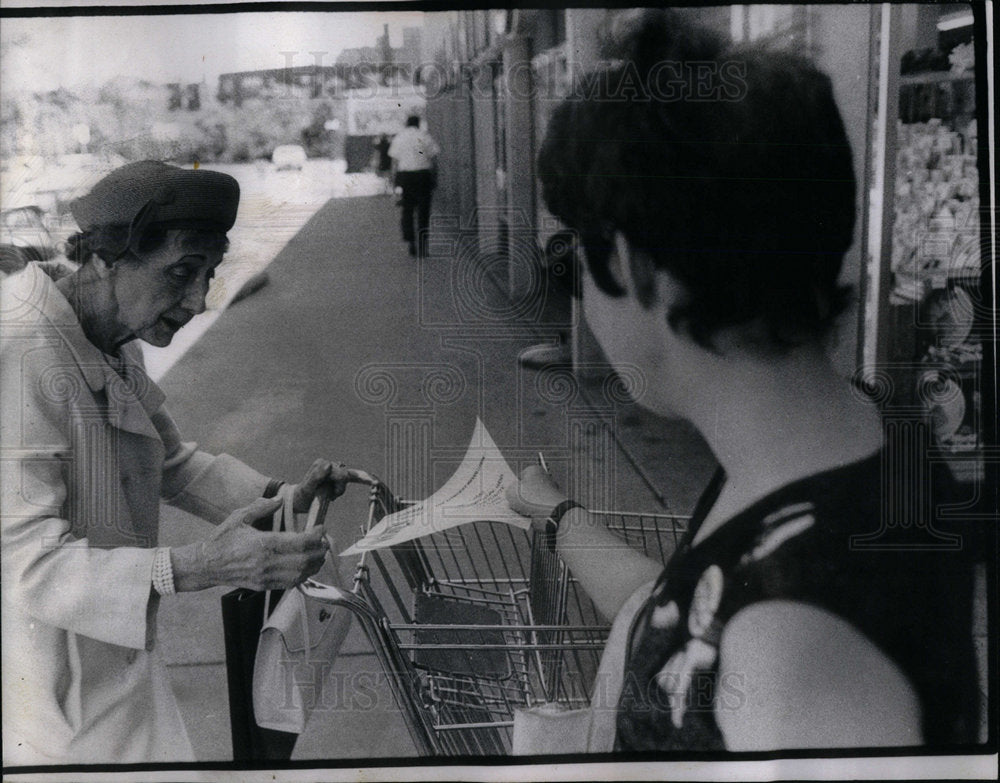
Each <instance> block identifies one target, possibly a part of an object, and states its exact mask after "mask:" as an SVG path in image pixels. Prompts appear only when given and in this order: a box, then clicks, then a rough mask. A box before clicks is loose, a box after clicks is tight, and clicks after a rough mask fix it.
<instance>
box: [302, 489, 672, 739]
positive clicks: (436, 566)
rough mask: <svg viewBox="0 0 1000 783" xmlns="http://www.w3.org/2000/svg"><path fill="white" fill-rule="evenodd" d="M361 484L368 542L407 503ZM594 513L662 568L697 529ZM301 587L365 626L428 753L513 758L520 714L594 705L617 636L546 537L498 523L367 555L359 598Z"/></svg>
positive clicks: (356, 585) (314, 585)
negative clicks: (542, 707) (599, 675)
mask: <svg viewBox="0 0 1000 783" xmlns="http://www.w3.org/2000/svg"><path fill="white" fill-rule="evenodd" d="M358 473H361V472H360V471H358ZM362 475H364V476H365V477H366V478H370V479H371V480H370V482H367V483H369V484H370V492H369V506H368V519H367V523H366V525H365V529H364V532H367V531H368V530H369V529H370V528H371V527H372V526H373V525H374V524H376V523H377V522H378V521H379V520H380V519H382V517H384V516H386V515H387V514H391V513H393V512H395V511H398V510H400V509H402V508H404V507H405V506H406V505H407V504H406V503H405V502H403V501H399V500H397V499H396V498H395V497H393V495H392V493H391V492H390V491H389V490H388V488H387V487H385V485H383V484H382V483H381V482H379V481H378V480H377V479H375V478H374V477H367V474H362ZM591 514H593V515H597V516H598V517H600V518H603V520H604V522H605V524H606V525H607V526H608V528H609V529H611V530H612V531H615V532H616V533H618V534H619V535H620V536H621V537H622V538H623V541H624V542H625V544H627V545H629V546H632V547H634V548H636V549H638V550H640V551H642V552H644V553H646V554H647V555H649V556H650V557H654V558H657V559H660V560H666V558H667V556H669V555H670V553H671V552H672V551H673V549H674V548H675V546H676V544H677V541H678V539H679V537H680V534H681V533H682V532H683V531H684V529H685V528H686V524H687V518H686V517H682V516H677V515H668V514H637V513H622V512H601V511H597V512H591ZM300 589H301V590H302V591H303V592H304V593H305V594H306V595H307V596H309V597H310V598H313V599H316V600H320V601H323V602H325V603H328V604H333V605H336V606H342V607H344V608H346V609H347V610H349V611H351V612H352V613H353V614H354V616H355V617H356V618H357V619H358V621H359V622H360V624H361V627H362V629H363V630H364V633H365V635H366V636H367V638H368V640H369V641H370V643H371V645H372V648H373V649H374V652H375V656H376V657H377V658H378V660H379V663H380V665H381V667H382V669H383V671H384V673H385V675H386V677H387V679H388V682H389V687H390V690H391V691H392V693H393V696H394V698H395V699H396V702H397V704H398V706H399V708H400V709H401V711H402V713H403V717H404V721H405V723H406V726H407V728H408V730H409V732H410V735H411V737H412V739H413V742H414V744H415V745H416V748H417V751H418V753H420V754H421V755H425V756H433V755H445V756H458V755H461V756H467V755H471V756H480V755H506V754H509V753H510V752H511V742H512V733H513V724H514V710H515V709H517V708H524V707H531V706H534V705H537V704H541V703H545V702H555V703H558V704H561V705H564V706H566V707H583V706H586V705H587V704H588V703H589V700H590V697H591V691H592V688H593V682H594V677H595V674H596V672H597V667H598V663H599V661H600V656H601V651H602V650H603V648H604V643H605V640H606V639H607V636H608V632H609V630H610V626H609V625H608V624H607V623H606V621H605V620H604V619H603V618H602V617H601V616H600V615H599V614H598V612H597V610H596V608H595V607H594V604H593V603H592V601H591V600H590V598H588V597H587V595H586V594H585V593H584V591H583V590H582V588H580V587H579V585H578V583H577V581H576V580H575V579H574V578H573V577H572V575H571V574H570V573H569V570H568V569H567V567H566V565H565V564H564V563H563V562H562V560H561V559H560V558H559V557H558V556H557V555H556V554H554V553H552V552H551V551H550V550H549V549H548V547H547V546H545V544H544V541H543V540H542V536H540V535H538V534H533V533H531V532H526V531H523V530H520V529H518V528H514V527H512V526H510V525H507V524H504V523H499V522H497V523H491V522H472V523H468V524H465V525H461V526H459V527H454V528H451V529H449V530H446V531H442V532H436V533H432V534H430V535H427V536H424V537H422V538H418V539H415V540H412V541H407V542H405V543H403V544H398V545H395V546H391V547H387V548H385V549H382V550H369V551H366V552H363V553H362V554H361V557H360V560H359V562H358V565H357V569H356V571H355V575H354V580H353V587H352V589H351V590H350V591H347V590H342V589H340V588H337V587H333V586H330V585H323V584H320V583H318V582H315V581H313V580H307V581H306V582H305V583H304V584H303V585H301V586H300Z"/></svg>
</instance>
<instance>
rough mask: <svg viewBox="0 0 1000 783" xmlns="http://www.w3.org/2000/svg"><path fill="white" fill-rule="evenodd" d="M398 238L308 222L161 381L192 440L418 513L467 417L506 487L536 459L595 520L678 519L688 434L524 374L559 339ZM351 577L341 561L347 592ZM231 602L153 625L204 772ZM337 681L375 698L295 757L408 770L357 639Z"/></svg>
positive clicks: (339, 508)
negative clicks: (365, 473) (493, 448)
mask: <svg viewBox="0 0 1000 783" xmlns="http://www.w3.org/2000/svg"><path fill="white" fill-rule="evenodd" d="M397 230H398V229H397V212H396V210H395V208H394V207H393V205H392V201H391V199H389V198H385V197H370V198H357V199H343V200H333V201H330V202H328V203H327V204H326V205H325V206H324V207H323V208H322V209H320V210H319V211H318V212H317V213H316V215H314V216H313V217H312V218H311V219H310V220H309V222H308V223H307V224H306V225H305V227H304V228H303V229H302V230H301V231H300V232H299V233H298V234H297V235H296V236H295V237H294V239H293V240H292V241H291V242H290V243H289V244H288V245H287V246H286V247H285V248H284V249H283V250H282V252H281V253H280V254H279V255H278V256H277V258H275V259H274V261H273V263H272V264H271V265H270V267H269V268H268V271H269V274H270V277H271V284H270V285H269V286H267V287H266V288H264V289H263V290H262V291H260V292H259V293H257V294H256V295H254V297H252V298H251V299H249V300H247V301H246V302H243V303H240V304H238V305H236V306H234V307H233V308H232V309H230V310H227V311H226V312H225V313H223V314H222V315H221V317H219V318H218V320H217V321H216V322H215V324H214V326H213V328H212V329H211V330H210V331H208V332H207V333H206V334H204V336H203V337H202V338H201V339H200V340H199V341H198V343H197V345H195V346H194V347H193V348H192V349H191V350H189V351H188V353H187V354H185V355H184V356H183V357H182V358H181V359H180V360H179V361H178V362H177V363H176V364H175V365H174V366H173V367H172V368H171V369H170V371H169V372H168V373H167V374H166V375H165V376H164V378H163V379H162V380H161V385H162V387H163V389H164V391H165V392H166V393H167V396H168V399H169V400H170V405H171V409H172V412H173V414H174V417H175V419H176V420H177V422H178V424H179V426H180V427H181V431H182V432H183V433H185V437H187V438H192V439H197V440H198V441H199V443H200V445H201V446H202V447H203V448H205V449H207V450H209V451H213V452H220V451H224V452H228V453H231V454H234V455H236V456H238V457H240V458H241V459H244V460H245V461H246V462H248V463H249V464H251V465H254V466H255V467H257V468H258V469H259V470H261V471H262V472H264V473H267V474H269V475H276V476H281V477H283V478H287V479H291V480H295V479H296V478H298V477H299V476H301V475H302V473H303V472H304V471H305V469H306V468H307V467H308V465H309V464H310V463H311V461H312V459H313V458H314V457H317V456H325V457H328V458H332V459H339V460H343V461H345V462H348V463H349V464H352V465H355V466H358V467H363V468H365V469H368V470H370V471H372V472H374V473H376V474H378V475H380V476H381V477H382V478H383V479H384V480H385V481H386V483H387V484H388V485H389V486H390V488H392V489H393V490H394V491H395V492H396V494H397V495H400V496H403V497H424V496H426V495H427V494H429V493H430V492H433V491H434V489H436V488H437V487H438V486H440V485H441V484H442V483H443V482H444V481H445V480H446V479H447V478H448V476H449V475H450V474H451V472H452V470H453V469H454V467H455V464H456V463H457V459H458V458H459V457H460V455H461V453H462V452H464V449H465V447H466V445H467V443H468V439H469V436H470V434H471V432H472V429H473V426H474V424H475V420H476V417H477V416H478V417H480V418H481V419H482V420H483V422H484V423H485V424H486V426H487V428H488V429H489V431H490V433H491V434H492V436H493V437H494V439H495V440H496V442H497V444H498V445H499V447H500V448H501V450H502V451H503V452H504V454H505V456H506V457H507V459H508V460H509V461H510V462H511V464H512V467H514V469H515V470H517V471H519V470H520V468H521V467H523V466H524V465H526V464H528V463H530V462H533V461H534V460H535V459H536V458H537V454H538V452H539V451H542V452H544V454H545V457H546V459H547V462H548V464H549V466H550V469H551V470H552V471H553V473H554V474H555V475H556V477H557V478H558V480H559V481H560V483H562V484H563V486H566V487H567V488H568V490H569V491H570V493H571V494H573V495H574V496H575V497H577V498H579V499H580V500H581V501H582V502H584V503H586V504H587V505H589V506H591V507H594V508H614V509H629V510H634V511H662V510H663V505H662V504H661V502H660V500H659V497H660V496H661V495H665V496H666V497H667V498H668V500H669V503H670V506H671V510H674V511H677V512H685V511H689V510H690V508H691V506H692V505H693V502H694V500H695V498H696V496H697V494H698V492H699V491H700V489H701V487H702V486H703V484H704V482H705V480H707V476H708V474H709V472H710V471H711V469H712V461H711V458H710V456H709V455H708V453H707V450H706V449H705V447H704V446H703V445H701V443H700V441H699V440H698V439H697V437H696V436H695V435H694V434H693V433H691V431H690V430H687V429H685V428H683V427H680V426H677V425H673V424H667V423H664V422H658V421H654V420H652V419H651V418H650V417H649V416H648V415H647V414H644V413H642V412H640V411H639V410H638V409H637V407H636V406H635V405H633V404H628V403H626V402H623V400H624V399H625V397H624V396H623V394H622V391H621V389H620V388H617V387H614V386H613V385H609V384H604V385H598V386H597V387H586V388H581V387H579V386H578V385H577V384H576V382H575V380H574V379H573V376H572V374H571V373H570V372H569V368H555V369H552V370H548V371H544V372H542V373H539V372H536V371H532V370H524V369H522V368H520V367H519V365H518V363H517V355H518V353H519V351H520V350H522V349H523V348H524V347H526V346H528V345H531V344H534V343H537V342H538V341H539V339H540V338H541V339H545V338H554V337H555V335H556V331H555V330H554V329H552V328H549V327H546V326H545V324H544V323H539V322H537V319H536V317H535V313H534V311H533V310H532V308H530V307H528V308H521V309H520V310H518V308H516V307H513V308H512V306H511V303H510V302H509V300H507V298H506V297H505V296H504V295H503V293H502V291H501V290H500V289H499V288H498V287H497V286H495V285H494V284H493V281H492V279H491V278H490V277H489V276H488V275H486V276H483V275H482V274H481V270H478V271H477V267H476V261H475V259H474V258H470V257H469V256H468V254H462V253H458V254H457V255H454V256H453V255H449V254H448V253H447V252H445V253H437V254H435V249H434V247H433V246H432V254H433V255H432V257H431V258H429V259H427V260H426V261H425V262H423V263H422V264H420V263H418V262H416V261H415V260H414V259H412V258H411V257H410V256H409V255H408V254H407V251H406V247H405V245H403V244H402V243H401V242H399V241H397ZM453 244H454V243H453ZM459 244H460V243H459ZM588 399H589V400H590V404H588V402H587V400H588ZM595 404H596V407H595ZM616 440H617V441H620V442H622V443H626V444H627V445H628V448H629V451H630V453H631V456H629V454H626V453H625V452H623V451H622V449H621V448H620V446H619V445H618V444H617V443H616ZM654 453H655V454H657V455H658V456H657V459H656V460H655V462H654V461H652V459H651V455H652V454H654ZM633 460H635V462H637V463H638V464H640V465H643V466H644V470H643V472H644V473H646V474H647V475H648V476H649V477H653V481H652V482H651V483H652V486H651V483H650V482H649V481H647V479H646V478H644V477H643V475H642V474H641V473H640V472H639V471H638V470H637V469H636V467H635V464H633ZM364 505H365V498H364V493H363V492H361V491H360V490H355V491H354V492H351V493H349V496H345V497H344V498H342V499H340V500H339V501H338V502H337V504H336V506H335V507H334V508H333V509H332V510H331V517H332V518H333V519H342V520H344V533H343V539H344V540H343V546H344V547H345V548H346V546H347V545H349V544H350V543H352V542H353V539H354V538H355V537H356V530H357V527H358V524H360V522H361V520H362V517H363V512H364ZM168 514H169V517H168ZM164 516H165V519H164V535H163V540H164V543H165V544H172V543H179V542H180V541H185V540H192V539H194V538H198V537H201V536H203V535H204V531H205V529H204V527H203V526H202V524H201V523H200V522H198V521H197V520H193V519H191V518H188V517H185V516H184V515H181V514H179V513H177V512H173V511H172V510H171V511H169V512H168V513H165V515H164ZM172 523H173V524H172ZM171 528H172V529H171ZM345 560H347V559H345ZM352 569H353V562H344V561H342V572H343V573H342V575H343V576H344V577H345V578H346V577H348V576H349V575H350V573H351V571H352ZM224 592H225V590H223V589H222V588H219V589H216V590H210V591H206V592H203V593H196V594H185V595H182V596H179V597H177V598H176V599H175V600H173V601H171V602H164V605H163V607H162V609H161V612H160V626H161V627H160V640H161V645H162V649H163V652H164V654H165V656H166V659H167V662H168V665H169V668H170V671H171V674H172V678H173V682H174V685H175V688H176V690H177V693H178V696H179V698H180V701H181V706H182V710H183V712H184V714H185V718H186V720H187V723H188V727H189V731H190V733H191V737H192V740H193V742H194V744H195V748H196V752H197V754H198V758H199V759H201V760H206V761H207V760H228V759H230V758H231V747H230V741H229V723H228V705H227V703H226V685H225V671H224V665H223V645H222V631H221V627H220V624H219V609H218V606H219V603H218V601H219V596H220V595H221V594H222V593H224ZM332 676H333V677H334V678H335V680H337V681H338V682H343V683H352V684H353V687H354V688H355V690H356V691H357V689H359V688H360V689H361V690H362V691H363V692H364V693H366V694H370V698H369V700H368V702H366V704H364V705H360V704H359V703H358V702H357V701H356V700H355V702H354V703H353V704H352V703H350V702H348V703H347V704H346V707H344V708H340V709H332V710H329V711H326V712H324V713H322V714H320V713H317V714H315V715H314V718H313V720H312V721H311V723H310V725H309V726H308V727H307V730H306V732H305V734H303V736H302V737H301V739H300V741H299V744H298V746H297V748H296V754H295V756H296V758H328V759H329V758H364V757H392V756H396V757H398V756H412V755H413V753H414V751H413V747H412V744H411V742H410V740H409V737H408V736H407V734H406V731H405V727H404V726H403V723H402V720H401V718H400V716H399V714H398V712H397V710H396V708H395V705H394V704H393V703H392V701H391V697H390V696H389V694H388V691H387V690H386V689H385V688H384V687H381V679H380V670H379V667H378V664H377V662H376V661H375V660H374V658H373V657H372V656H371V654H370V649H369V646H368V643H367V641H366V640H365V639H364V638H363V636H362V635H361V634H360V633H358V632H357V629H356V628H355V630H354V631H353V632H352V634H351V637H350V638H349V639H348V641H347V643H346V644H345V646H344V648H343V650H342V652H341V655H340V657H339V659H338V661H337V663H336V665H335V667H334V670H333V674H332Z"/></svg>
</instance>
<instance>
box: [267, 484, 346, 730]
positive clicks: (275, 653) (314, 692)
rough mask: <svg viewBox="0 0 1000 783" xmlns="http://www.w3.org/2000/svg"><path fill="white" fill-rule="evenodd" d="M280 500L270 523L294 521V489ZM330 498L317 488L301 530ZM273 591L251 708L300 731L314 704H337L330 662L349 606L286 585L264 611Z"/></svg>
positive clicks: (332, 577) (323, 574) (332, 573)
mask: <svg viewBox="0 0 1000 783" xmlns="http://www.w3.org/2000/svg"><path fill="white" fill-rule="evenodd" d="M282 490H283V492H284V501H285V502H284V503H283V506H282V508H279V509H278V511H276V512H275V516H274V529H275V530H280V529H281V524H282V517H283V518H284V524H285V527H286V528H291V527H293V526H294V524H295V523H294V519H295V516H294V512H293V510H292V489H291V488H287V491H285V490H286V488H285V487H283V488H282ZM328 503H329V500H328V498H327V496H326V495H325V494H324V493H323V492H322V490H321V491H320V492H318V493H317V496H316V498H315V499H314V500H313V504H312V507H311V508H310V509H309V517H308V520H307V522H306V526H305V528H304V529H305V530H309V529H310V528H312V527H313V526H314V525H316V524H322V517H323V516H324V515H325V513H326V507H327V505H328ZM320 578H321V579H322V580H323V581H326V582H327V583H331V582H333V583H335V582H336V581H337V573H336V567H335V565H334V563H333V562H332V560H331V559H329V558H328V559H327V561H326V562H325V563H324V565H323V568H322V569H321V570H320ZM273 597H274V596H273V595H272V594H271V593H265V594H264V607H263V609H262V611H261V630H260V636H259V639H258V642H257V655H256V659H255V662H254V667H253V713H254V718H255V721H256V724H257V725H258V726H261V727H263V728H266V729H271V730H276V731H282V732H288V733H291V734H301V733H302V732H303V731H304V730H305V726H306V722H307V721H308V719H309V715H310V714H311V713H312V711H313V710H314V709H316V708H317V707H322V706H326V707H327V708H332V707H335V706H336V704H335V703H334V701H333V699H334V698H335V696H336V694H334V693H332V689H331V685H330V678H329V676H328V675H329V673H330V666H331V665H332V663H333V661H334V659H335V658H336V657H337V653H338V652H339V651H340V647H341V645H342V644H343V642H344V639H345V638H346V637H347V633H348V631H349V630H350V626H351V614H350V612H346V611H342V610H338V609H337V608H336V607H332V606H328V605H326V604H321V603H319V602H316V601H310V600H308V599H307V598H306V597H305V596H304V595H303V594H302V593H301V592H300V591H299V590H288V591H286V592H285V594H284V595H283V596H281V600H279V601H278V602H277V605H276V606H275V607H274V609H273V611H268V607H269V605H270V601H271V599H272V598H273Z"/></svg>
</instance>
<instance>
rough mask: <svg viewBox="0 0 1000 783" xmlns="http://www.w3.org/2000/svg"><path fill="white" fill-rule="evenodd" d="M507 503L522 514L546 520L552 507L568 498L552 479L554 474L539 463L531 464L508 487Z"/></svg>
mask: <svg viewBox="0 0 1000 783" xmlns="http://www.w3.org/2000/svg"><path fill="white" fill-rule="evenodd" d="M506 497H507V503H508V504H509V505H510V507H511V508H512V509H514V511H516V512H517V513H518V514H521V515H522V516H526V517H531V518H532V519H535V520H544V519H545V518H546V517H548V515H549V514H551V513H552V509H554V508H555V507H556V506H558V505H559V504H560V503H562V502H563V501H564V500H566V493H565V492H563V491H562V490H561V489H559V485H558V484H556V483H555V481H553V480H552V475H551V474H550V473H549V472H548V471H546V470H544V469H543V468H541V467H540V466H539V465H529V466H528V467H526V468H525V469H524V470H523V471H521V478H520V480H518V481H517V482H516V483H514V484H511V485H510V486H509V487H507V491H506Z"/></svg>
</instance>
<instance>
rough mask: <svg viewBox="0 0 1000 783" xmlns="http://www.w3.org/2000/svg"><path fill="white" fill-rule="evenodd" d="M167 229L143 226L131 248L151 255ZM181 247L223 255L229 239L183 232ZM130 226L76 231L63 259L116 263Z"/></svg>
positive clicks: (215, 234)
mask: <svg viewBox="0 0 1000 783" xmlns="http://www.w3.org/2000/svg"><path fill="white" fill-rule="evenodd" d="M170 230H171V229H170V228H168V227H166V226H163V225H160V224H157V223H154V224H152V225H149V226H146V228H144V229H143V230H142V231H141V232H140V234H139V236H138V238H133V242H132V244H133V245H134V249H135V250H136V251H137V252H139V253H152V252H154V251H156V250H158V249H159V248H161V247H162V246H163V245H165V244H166V242H167V238H168V237H169V232H170ZM182 230H183V231H184V236H183V237H182V238H181V247H182V248H183V249H184V250H190V251H192V252H198V251H203V252H206V251H208V252H222V253H225V252H226V251H227V250H228V249H229V239H228V238H227V237H226V235H225V234H224V233H223V232H221V231H216V230H214V229H204V228H192V229H187V228H185V229H182ZM129 238H130V228H129V226H123V225H117V224H116V225H107V226H95V227H94V228H92V229H89V230H88V231H78V232H77V233H75V234H73V235H72V236H71V237H70V238H69V239H68V240H67V242H66V244H67V250H66V256H67V257H68V258H70V259H71V260H73V261H76V262H77V263H78V264H86V263H87V262H88V261H90V260H91V259H92V258H93V257H94V256H98V257H99V258H101V259H103V260H104V261H105V262H106V263H108V264H113V263H115V262H116V261H117V260H118V259H119V258H121V256H122V255H123V253H124V252H125V251H126V250H127V249H128V246H129Z"/></svg>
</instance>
